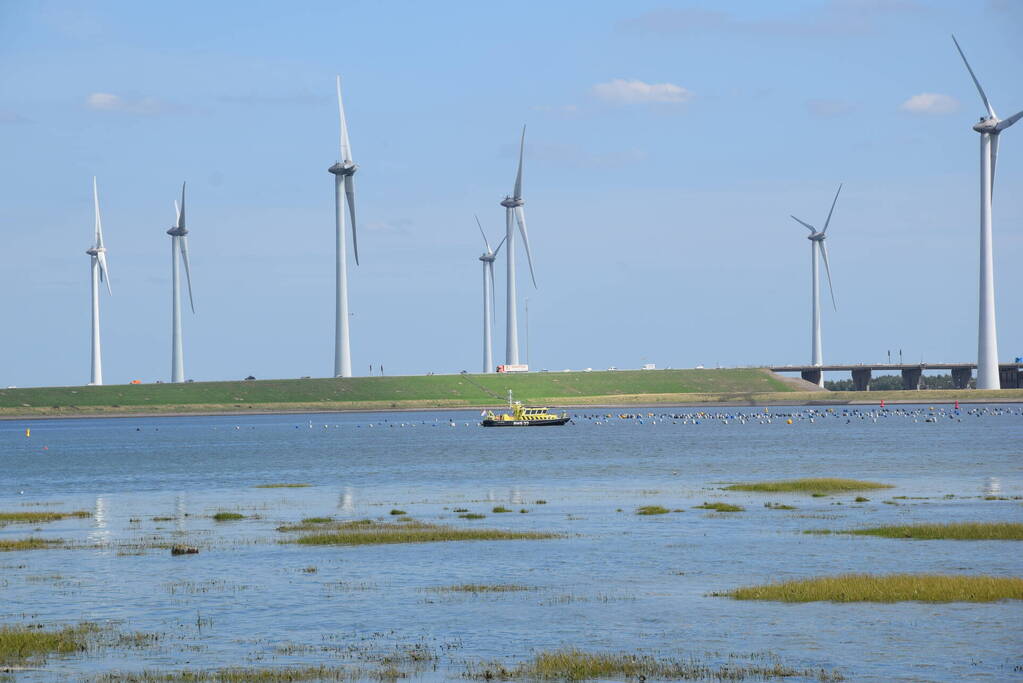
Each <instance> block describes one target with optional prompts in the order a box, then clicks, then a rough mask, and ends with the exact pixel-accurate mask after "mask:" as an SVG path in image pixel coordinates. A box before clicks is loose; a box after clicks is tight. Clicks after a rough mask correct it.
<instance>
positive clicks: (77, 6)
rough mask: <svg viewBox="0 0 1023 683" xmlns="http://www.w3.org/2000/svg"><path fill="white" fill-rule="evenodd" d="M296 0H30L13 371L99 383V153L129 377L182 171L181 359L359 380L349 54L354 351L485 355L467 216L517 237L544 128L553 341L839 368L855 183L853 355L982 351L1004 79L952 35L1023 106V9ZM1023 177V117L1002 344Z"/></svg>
mask: <svg viewBox="0 0 1023 683" xmlns="http://www.w3.org/2000/svg"><path fill="white" fill-rule="evenodd" d="M293 5H294V6H291V5H287V4H285V3H270V2H251V3H246V4H245V5H244V6H241V5H237V4H229V3H198V2H180V3H173V4H166V3H137V2H96V3H88V4H86V3H77V2H32V3H29V2H23V3H10V2H9V3H3V4H2V5H0V59H2V61H3V64H4V67H5V68H4V69H2V70H0V135H2V136H3V140H4V151H5V153H4V158H5V160H6V163H4V164H2V165H0V182H2V187H3V201H2V202H0V225H2V226H3V228H2V229H3V235H4V238H5V239H4V242H5V256H6V258H5V259H4V266H3V267H2V268H0V288H2V289H0V291H3V292H4V295H3V296H2V297H0V319H2V320H3V321H4V324H3V328H2V329H3V336H2V339H0V358H2V359H3V360H2V361H0V384H3V385H9V384H14V385H19V386H30V385H56V384H84V383H85V382H87V381H88V378H89V339H90V337H89V257H88V256H86V254H85V253H84V250H85V249H86V248H87V247H88V246H89V243H90V240H91V235H92V229H93V227H92V207H91V182H92V176H93V175H96V176H98V179H99V188H100V201H101V205H102V210H103V222H104V237H105V241H106V245H107V247H108V250H109V251H108V260H109V266H110V273H111V280H112V284H113V296H111V297H108V296H106V295H105V294H104V295H103V298H102V302H101V306H102V321H103V348H104V371H105V379H106V382H107V383H108V384H111V383H123V382H127V381H130V380H132V379H136V378H137V379H140V380H142V381H155V380H157V379H163V380H166V379H167V378H168V376H169V373H170V310H169V309H170V263H169V259H170V238H169V237H168V236H167V235H166V234H165V230H166V229H167V228H168V227H169V226H170V224H171V223H172V222H173V219H174V213H173V205H172V201H173V199H174V198H175V196H176V193H177V192H179V189H180V184H181V181H183V180H187V181H188V182H189V230H190V235H189V242H190V249H191V256H192V276H193V284H194V287H195V297H196V308H197V314H196V315H195V316H192V315H191V314H190V313H188V314H186V316H185V318H184V327H185V331H184V335H185V368H186V375H187V376H188V377H192V378H195V379H196V380H212V379H231V378H240V377H244V376H246V375H249V374H252V375H255V376H257V377H259V378H270V377H297V376H304V375H311V376H327V375H329V374H330V373H331V371H332V368H333V328H334V321H333V307H334V303H333V296H334V295H333V279H334V271H333V268H334V260H333V253H332V250H333V239H334V237H333V230H334V228H333V178H332V177H331V176H330V174H328V173H327V167H328V166H330V165H331V164H332V163H333V162H334V161H335V160H336V156H337V135H338V134H337V114H336V106H335V103H334V100H333V79H334V75H335V74H341V76H342V78H343V79H344V89H345V103H346V109H347V113H348V121H349V126H350V130H351V139H352V149H353V152H354V154H353V156H354V157H355V161H356V162H357V163H358V164H359V166H360V170H359V173H358V175H357V176H356V179H357V180H356V185H357V190H358V210H359V216H360V219H361V222H362V225H361V226H360V229H359V246H360V257H361V260H362V265H360V266H359V267H358V268H353V269H352V272H351V278H350V291H351V311H352V313H353V316H352V355H353V366H354V369H355V372H356V374H366V373H367V372H368V370H369V365H370V364H371V363H372V364H373V366H374V368H375V369H376V368H378V367H379V365H380V364H383V365H384V367H385V369H386V372H387V374H389V375H396V374H419V373H425V372H431V371H432V372H437V373H440V372H457V371H459V370H462V369H468V370H470V371H478V370H479V369H480V364H481V356H482V352H481V307H482V304H481V270H482V264H481V263H480V262H479V261H478V260H477V257H478V256H479V254H480V253H481V251H482V246H483V245H482V240H481V239H480V237H479V234H478V232H477V231H476V228H475V224H474V222H473V213H478V214H479V216H480V218H481V220H482V221H483V223H484V226H485V227H486V228H487V230H488V232H489V234H490V235H491V238H492V240H494V241H496V240H497V239H499V234H500V232H501V230H503V209H502V208H501V207H500V206H499V201H500V200H501V198H502V197H503V196H504V195H505V194H506V193H507V192H509V191H510V190H511V185H512V183H513V180H514V173H515V154H516V150H515V146H516V142H517V136H518V132H519V129H520V127H521V126H522V124H524V123H525V124H527V125H528V132H527V142H526V168H525V181H524V197H525V200H526V207H525V210H526V217H527V220H528V224H529V230H530V241H531V243H532V248H533V252H534V254H533V255H534V259H535V266H536V275H537V282H538V284H539V288H538V289H535V290H534V289H533V288H532V287H531V286H528V287H527V286H526V285H527V281H528V271H527V270H525V259H524V257H523V255H522V254H521V252H520V257H519V265H520V267H521V270H520V271H519V290H520V297H526V296H528V297H529V301H530V303H529V336H530V339H529V346H530V362H531V365H532V366H533V367H534V368H550V369H563V368H574V369H579V368H585V367H593V368H603V367H607V366H611V365H614V366H617V367H620V368H625V367H638V366H639V365H640V364H641V363H643V362H652V363H657V364H658V366H661V367H663V366H671V367H687V366H688V367H691V366H694V365H698V364H702V365H706V366H714V365H717V364H721V365H756V364H775V363H803V362H809V357H810V316H809V313H810V301H809V284H810V283H809V280H810V275H809V267H810V263H809V260H810V259H809V256H810V254H809V251H810V243H809V242H808V241H807V240H806V239H804V237H805V234H806V231H805V229H804V228H802V227H801V226H799V225H798V224H796V223H795V222H793V221H792V220H791V219H790V218H789V217H788V216H789V214H790V213H792V214H795V215H797V216H799V217H801V218H803V219H804V220H808V221H810V222H822V221H823V219H824V217H825V215H826V213H827V209H828V206H829V204H830V201H831V197H832V196H833V193H834V191H835V188H836V187H837V185H838V183H839V182H844V183H845V189H844V190H843V193H842V196H841V198H840V199H839V203H838V206H837V208H836V211H835V217H834V219H833V221H832V227H831V229H830V230H829V240H828V244H829V250H830V256H831V266H832V272H833V275H834V282H835V289H836V296H837V299H838V310H837V311H834V310H831V309H830V308H829V309H825V311H824V321H823V325H824V333H823V334H824V358H825V361H826V362H865V361H878V360H883V359H884V358H885V354H886V351H887V350H889V349H892V350H893V352H895V351H897V350H898V349H902V350H903V351H904V355H905V358H906V360H907V361H917V360H921V359H922V360H924V361H935V362H936V361H949V360H974V359H975V358H976V327H977V325H976V318H977V261H978V236H977V231H978V227H977V226H978V183H979V181H978V165H979V161H978V140H977V138H978V135H977V134H976V133H974V132H973V131H971V130H970V126H971V125H972V123H973V122H974V121H975V120H976V119H977V117H979V116H980V114H981V113H982V112H983V108H982V105H981V102H980V99H979V97H978V95H977V93H976V91H975V90H974V88H973V85H972V82H971V81H970V80H969V76H968V74H967V73H966V71H965V69H964V68H963V66H962V63H961V61H960V60H959V57H958V55H957V53H956V52H955V49H954V46H953V44H952V41H951V39H950V38H949V33H950V32H952V31H955V33H956V35H957V37H958V38H959V40H960V43H961V44H962V45H963V48H964V49H965V50H966V53H967V56H968V57H969V58H970V60H971V63H972V65H973V67H974V69H975V71H976V72H977V74H978V76H979V78H980V79H981V82H982V84H983V85H984V88H985V89H986V91H987V93H988V95H989V97H990V98H991V100H992V103H993V105H994V107H995V108H996V110H997V111H998V113H999V114H1000V115H1001V116H1003V117H1006V116H1008V115H1010V114H1012V113H1014V112H1016V111H1018V110H1020V109H1023V87H1021V83H1023V80H1021V79H1020V77H1019V74H1020V73H1021V69H1023V41H1020V40H1019V36H1020V35H1023V3H1020V2H1013V1H1012V0H1000V1H989V2H975V3H974V2H914V1H912V0H831V1H817V2H809V1H805V2H797V1H793V2H786V3H761V2H736V3H722V2H677V3H664V2H632V3H620V2H614V3H612V2H586V3H582V2H579V3H549V2H521V3H517V4H515V5H506V4H496V3H468V2H464V3H444V2H441V3H418V2H390V3H382V2H306V3H293ZM1021 186H1023V126H1020V127H1018V128H1014V129H1012V130H1009V131H1007V132H1006V133H1005V134H1004V135H1003V139H1002V144H1001V148H1000V155H999V160H998V176H997V182H996V196H995V212H994V220H995V223H994V230H995V233H994V234H995V248H996V256H995V276H996V285H997V305H998V324H999V328H998V329H999V343H1000V347H999V350H1000V356H1001V358H1002V360H1011V359H1012V358H1013V357H1014V356H1019V355H1023V316H1021V315H1020V311H1021V310H1023V300H1021V298H1020V297H1021V294H1020V292H1021V291H1023V268H1020V267H1019V264H1020V262H1021V257H1023V192H1020V189H1021ZM497 276H498V300H499V307H498V309H499V310H498V327H497V330H496V334H495V349H494V352H495V358H497V359H502V358H503V357H504V324H503V317H504V305H503V303H501V302H503V290H504V285H503V280H504V265H503V259H501V260H500V261H499V262H498V269H497ZM519 318H520V325H523V327H524V313H523V312H522V310H521V308H520V313H519ZM520 340H521V342H520V343H521V344H522V345H523V348H524V346H525V338H524V329H523V330H521V331H520Z"/></svg>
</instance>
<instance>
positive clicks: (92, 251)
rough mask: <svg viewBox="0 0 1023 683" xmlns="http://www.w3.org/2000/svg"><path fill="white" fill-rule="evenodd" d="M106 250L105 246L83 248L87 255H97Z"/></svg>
mask: <svg viewBox="0 0 1023 683" xmlns="http://www.w3.org/2000/svg"><path fill="white" fill-rule="evenodd" d="M106 251H107V248H106V247H89V248H88V249H86V250H85V253H86V254H88V255H89V256H99V255H100V254H105V253H106Z"/></svg>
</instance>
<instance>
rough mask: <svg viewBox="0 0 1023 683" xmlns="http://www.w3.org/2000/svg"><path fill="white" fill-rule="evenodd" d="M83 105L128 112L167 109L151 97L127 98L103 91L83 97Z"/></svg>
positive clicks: (142, 112)
mask: <svg viewBox="0 0 1023 683" xmlns="http://www.w3.org/2000/svg"><path fill="white" fill-rule="evenodd" d="M85 106H86V107H88V108H89V109H95V110H96V111H121V112H127V113H129V114H159V113H161V112H164V111H166V110H167V105H166V104H164V103H163V102H161V101H160V100H157V99H154V98H152V97H145V98H142V99H138V100H128V99H125V98H123V97H121V96H120V95H112V94H110V93H105V92H94V93H92V94H90V95H89V96H88V97H86V98H85Z"/></svg>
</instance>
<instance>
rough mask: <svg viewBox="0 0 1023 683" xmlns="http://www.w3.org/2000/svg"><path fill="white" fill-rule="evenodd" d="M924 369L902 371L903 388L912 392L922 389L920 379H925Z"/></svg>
mask: <svg viewBox="0 0 1023 683" xmlns="http://www.w3.org/2000/svg"><path fill="white" fill-rule="evenodd" d="M923 374H924V371H923V369H922V368H904V369H903V370H902V388H903V389H906V390H910V391H918V390H919V389H920V378H921V377H923Z"/></svg>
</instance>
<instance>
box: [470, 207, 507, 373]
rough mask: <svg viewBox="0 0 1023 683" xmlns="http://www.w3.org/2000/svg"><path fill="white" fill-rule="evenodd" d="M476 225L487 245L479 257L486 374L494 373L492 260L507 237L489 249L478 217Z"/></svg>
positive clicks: (484, 370)
mask: <svg viewBox="0 0 1023 683" xmlns="http://www.w3.org/2000/svg"><path fill="white" fill-rule="evenodd" d="M476 225H477V226H479V229H480V234H481V235H483V243H484V244H485V245H487V251H486V252H485V253H484V254H483V255H482V256H480V261H483V372H485V373H486V372H493V371H494V345H493V326H494V309H495V308H496V306H495V305H494V303H495V302H494V260H495V259H497V253H498V252H499V251H501V247H502V246H503V245H504V241H505V240H506V239H508V237H507V235H506V236H505V237H503V238H502V239H501V242H500V243H499V244H498V245H497V249H491V247H490V240H488V239H487V235H486V233H485V232H483V226H482V225H480V218H479V216H476Z"/></svg>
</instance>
